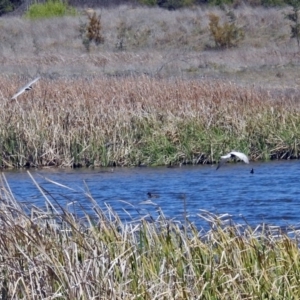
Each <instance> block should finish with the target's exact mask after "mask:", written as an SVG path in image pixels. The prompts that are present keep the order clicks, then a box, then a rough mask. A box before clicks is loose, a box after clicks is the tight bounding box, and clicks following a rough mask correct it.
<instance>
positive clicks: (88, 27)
mask: <svg viewBox="0 0 300 300" xmlns="http://www.w3.org/2000/svg"><path fill="white" fill-rule="evenodd" d="M85 14H86V15H87V17H88V23H86V24H83V25H82V26H81V28H80V31H81V36H82V42H83V44H84V45H85V47H86V49H87V50H88V51H89V50H90V44H91V42H94V43H95V44H96V45H99V44H101V43H104V37H103V36H102V25H101V16H100V15H99V16H97V14H96V12H95V11H94V10H92V9H88V10H86V11H85Z"/></svg>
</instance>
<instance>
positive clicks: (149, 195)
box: [147, 192, 159, 198]
mask: <svg viewBox="0 0 300 300" xmlns="http://www.w3.org/2000/svg"><path fill="white" fill-rule="evenodd" d="M147 195H148V198H159V195H156V194H152V193H150V192H148V193H147Z"/></svg>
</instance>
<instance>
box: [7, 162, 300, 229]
mask: <svg viewBox="0 0 300 300" xmlns="http://www.w3.org/2000/svg"><path fill="white" fill-rule="evenodd" d="M252 167H253V168H254V174H250V170H251V168H252ZM30 172H31V174H32V176H33V177H34V178H35V180H36V181H37V182H38V183H39V185H40V186H41V187H42V188H43V189H44V190H45V192H46V193H50V194H51V197H53V198H54V199H55V200H56V201H57V202H58V203H59V204H60V205H62V207H68V208H69V209H73V206H71V205H68V204H69V203H70V202H72V201H76V203H77V205H76V207H77V208H76V210H75V213H77V214H80V213H82V211H83V210H84V211H86V212H88V213H91V212H92V203H91V202H90V201H89V197H87V196H86V193H89V194H91V195H92V197H93V199H95V201H96V202H97V203H98V204H99V206H100V207H101V208H103V209H106V207H107V206H111V207H112V208H113V209H114V211H116V212H117V214H118V215H119V216H120V217H121V218H122V219H124V220H131V219H135V218H140V217H141V216H145V215H147V214H148V215H151V216H152V217H153V218H154V219H155V218H156V217H157V216H158V211H157V207H160V208H161V209H162V211H163V212H164V214H165V216H166V217H168V218H175V219H178V220H183V218H184V217H183V216H184V212H185V205H186V212H187V214H188V218H189V219H190V220H191V221H193V222H194V223H195V224H196V225H197V226H205V225H204V223H203V222H204V221H203V219H202V218H200V217H199V215H198V214H200V213H201V210H207V211H209V212H212V213H214V214H225V213H227V214H230V215H232V219H233V220H234V221H235V222H237V223H245V220H246V221H247V222H248V223H249V224H251V225H255V224H259V223H262V222H264V223H267V224H272V225H279V226H287V225H297V224H298V223H299V222H300V215H299V211H300V197H299V195H300V185H299V178H300V161H280V162H278V161H276V162H268V163H251V165H246V164H242V163H237V164H226V165H225V166H224V167H221V168H220V169H219V170H218V171H216V170H215V166H213V167H212V166H208V165H206V166H183V167H181V168H174V169H170V168H166V167H159V168H115V169H114V172H110V171H109V170H102V169H74V170H72V169H65V170H61V169H43V170H30ZM5 176H6V178H7V181H8V183H9V185H10V188H11V190H12V192H13V194H14V195H15V197H16V199H17V200H18V201H20V202H26V203H30V204H34V205H36V206H40V207H43V206H44V205H45V198H44V197H43V196H42V194H41V192H40V191H39V190H38V189H37V187H36V185H35V184H34V183H33V181H32V180H31V178H30V176H29V175H28V174H27V171H24V170H23V171H8V172H5ZM45 177H46V178H48V179H50V180H52V181H56V182H58V183H60V184H63V185H66V186H68V187H70V188H72V189H74V190H75V191H74V190H73V191H72V190H69V189H66V188H64V187H61V186H58V185H56V184H53V183H51V182H49V181H48V180H46V179H45ZM148 192H150V193H151V194H152V195H157V196H159V197H158V198H151V199H150V200H151V201H152V203H153V204H155V205H156V206H155V205H153V204H145V202H144V201H145V200H149V197H148V195H147V193H148ZM51 197H49V199H51ZM74 209H75V208H74Z"/></svg>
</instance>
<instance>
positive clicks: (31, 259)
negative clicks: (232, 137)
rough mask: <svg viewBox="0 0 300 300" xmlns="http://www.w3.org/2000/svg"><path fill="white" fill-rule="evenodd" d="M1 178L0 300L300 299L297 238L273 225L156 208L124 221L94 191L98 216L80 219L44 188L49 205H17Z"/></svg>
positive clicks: (204, 213) (92, 202) (91, 200)
mask: <svg viewBox="0 0 300 300" xmlns="http://www.w3.org/2000/svg"><path fill="white" fill-rule="evenodd" d="M1 186H2V188H1V202H0V215H1V219H0V222H1V226H0V258H1V274H0V287H1V296H2V299H149V300H150V299H151V300H152V299H262V298H264V299H297V298H299V297H300V289H299V285H298V282H299V261H300V252H299V249H298V245H297V242H296V240H295V239H292V238H290V237H288V236H287V235H286V234H283V233H281V231H280V229H278V228H274V227H273V228H268V227H265V226H257V227H256V228H250V227H247V226H243V227H241V226H239V225H230V226H229V225H225V223H224V222H223V221H222V218H219V217H218V216H215V215H211V214H209V213H207V212H202V213H201V214H199V218H204V219H205V220H207V221H208V222H209V223H210V225H211V229H210V230H208V231H205V232H204V231H198V230H197V229H196V228H194V227H193V225H192V224H189V223H188V222H186V223H185V224H179V223H176V222H173V221H170V220H167V219H165V218H164V215H163V212H162V211H160V213H159V214H160V217H159V218H158V219H157V220H154V222H150V223H149V222H148V221H146V220H143V221H140V222H135V223H132V224H130V223H123V222H122V221H121V220H120V219H119V218H118V216H117V215H116V214H115V213H114V212H113V211H112V210H111V209H110V208H109V207H106V208H105V207H104V208H102V209H101V208H100V207H98V206H97V205H96V204H95V203H94V201H93V199H92V198H91V196H90V195H82V197H83V198H84V199H86V200H87V201H90V202H91V206H93V207H94V212H95V214H94V216H88V215H84V217H82V218H80V219H78V218H77V217H76V216H75V215H74V214H71V213H70V212H68V210H67V209H63V208H59V207H57V204H55V199H54V200H52V201H53V204H51V203H50V202H49V201H48V198H46V196H45V201H46V202H47V201H48V206H49V207H51V206H52V209H49V210H42V209H41V208H35V207H32V208H26V207H25V206H21V205H20V204H19V203H18V202H16V200H15V199H14V196H13V194H12V193H11V192H10V190H9V187H8V186H7V185H6V181H5V177H4V176H3V175H1ZM48 197H49V198H50V195H48ZM56 209H58V210H59V211H60V212H61V213H60V214H57V213H56ZM82 213H83V214H84V212H82ZM227 224H228V223H227ZM292 233H293V235H295V234H296V236H297V232H296V231H293V230H292Z"/></svg>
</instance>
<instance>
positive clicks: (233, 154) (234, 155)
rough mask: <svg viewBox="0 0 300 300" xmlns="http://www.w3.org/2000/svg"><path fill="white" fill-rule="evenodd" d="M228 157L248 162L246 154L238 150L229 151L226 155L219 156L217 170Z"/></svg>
mask: <svg viewBox="0 0 300 300" xmlns="http://www.w3.org/2000/svg"><path fill="white" fill-rule="evenodd" d="M229 158H239V159H240V160H242V161H243V162H245V163H246V164H249V158H248V156H247V155H246V154H244V153H242V152H238V151H231V152H229V153H228V154H226V155H223V156H221V160H220V161H219V163H218V166H217V170H218V169H219V168H220V167H221V165H223V164H224V163H225V162H226V161H227V160H228V159H229Z"/></svg>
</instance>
